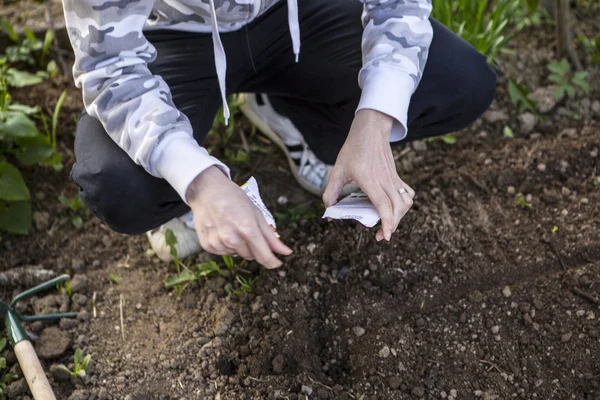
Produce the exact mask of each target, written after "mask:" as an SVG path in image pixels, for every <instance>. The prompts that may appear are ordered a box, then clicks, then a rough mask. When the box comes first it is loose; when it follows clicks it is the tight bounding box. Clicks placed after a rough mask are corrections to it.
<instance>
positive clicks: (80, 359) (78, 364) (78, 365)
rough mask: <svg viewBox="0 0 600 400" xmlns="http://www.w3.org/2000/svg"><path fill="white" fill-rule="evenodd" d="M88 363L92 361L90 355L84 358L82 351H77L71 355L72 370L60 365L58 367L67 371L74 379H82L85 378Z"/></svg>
mask: <svg viewBox="0 0 600 400" xmlns="http://www.w3.org/2000/svg"><path fill="white" fill-rule="evenodd" d="M90 361H92V356H91V355H89V354H88V355H87V356H85V357H84V356H83V351H81V349H77V350H75V354H74V355H73V364H74V365H73V370H70V369H69V368H68V367H66V366H65V365H64V364H60V365H59V366H58V367H59V368H61V369H63V370H65V371H67V372H68V373H69V374H71V376H73V377H74V378H83V377H85V373H86V371H87V369H88V366H89V365H90Z"/></svg>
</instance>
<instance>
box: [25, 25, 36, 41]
mask: <svg viewBox="0 0 600 400" xmlns="http://www.w3.org/2000/svg"><path fill="white" fill-rule="evenodd" d="M25 37H26V38H27V39H29V40H31V41H32V42H35V41H37V38H36V37H35V33H33V31H32V30H31V29H30V28H25Z"/></svg>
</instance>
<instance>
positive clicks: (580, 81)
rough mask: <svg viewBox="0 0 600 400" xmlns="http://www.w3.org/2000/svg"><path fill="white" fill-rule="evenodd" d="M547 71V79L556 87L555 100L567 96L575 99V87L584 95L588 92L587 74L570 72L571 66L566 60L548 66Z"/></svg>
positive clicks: (584, 72)
mask: <svg viewBox="0 0 600 400" xmlns="http://www.w3.org/2000/svg"><path fill="white" fill-rule="evenodd" d="M548 70H549V71H550V76H549V77H548V79H550V80H551V81H552V82H554V83H556V85H557V86H556V88H555V89H554V97H555V98H556V100H559V101H560V100H562V99H563V98H564V97H565V96H567V95H568V96H569V97H575V89H576V88H577V87H578V88H580V89H581V90H583V91H584V92H585V93H588V92H589V90H590V85H589V83H588V81H587V76H588V73H587V72H586V71H576V72H572V71H571V65H570V64H569V62H568V61H567V59H566V58H563V59H562V60H561V61H560V62H553V63H550V64H548Z"/></svg>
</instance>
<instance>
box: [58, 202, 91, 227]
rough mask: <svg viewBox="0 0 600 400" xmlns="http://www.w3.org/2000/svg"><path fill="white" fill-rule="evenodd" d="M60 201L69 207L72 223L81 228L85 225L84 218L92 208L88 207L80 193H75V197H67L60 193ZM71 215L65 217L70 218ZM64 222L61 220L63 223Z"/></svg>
mask: <svg viewBox="0 0 600 400" xmlns="http://www.w3.org/2000/svg"><path fill="white" fill-rule="evenodd" d="M58 201H60V204H62V205H63V206H65V207H66V208H68V209H69V213H70V214H71V216H70V217H71V223H72V224H73V226H75V228H77V229H80V228H81V227H82V226H83V220H84V219H85V218H87V217H88V216H89V213H90V210H89V209H88V208H87V206H86V205H85V203H84V202H83V200H81V197H79V195H78V194H77V195H75V196H73V197H66V196H63V195H60V196H59V197H58ZM68 218H69V217H65V219H68ZM62 222H64V220H63V221H61V223H62Z"/></svg>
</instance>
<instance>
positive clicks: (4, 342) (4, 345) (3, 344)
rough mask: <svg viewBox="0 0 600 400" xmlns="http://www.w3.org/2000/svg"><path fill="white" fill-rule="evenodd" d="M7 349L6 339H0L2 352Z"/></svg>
mask: <svg viewBox="0 0 600 400" xmlns="http://www.w3.org/2000/svg"><path fill="white" fill-rule="evenodd" d="M5 348H6V338H2V339H0V351H4V349H5Z"/></svg>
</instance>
